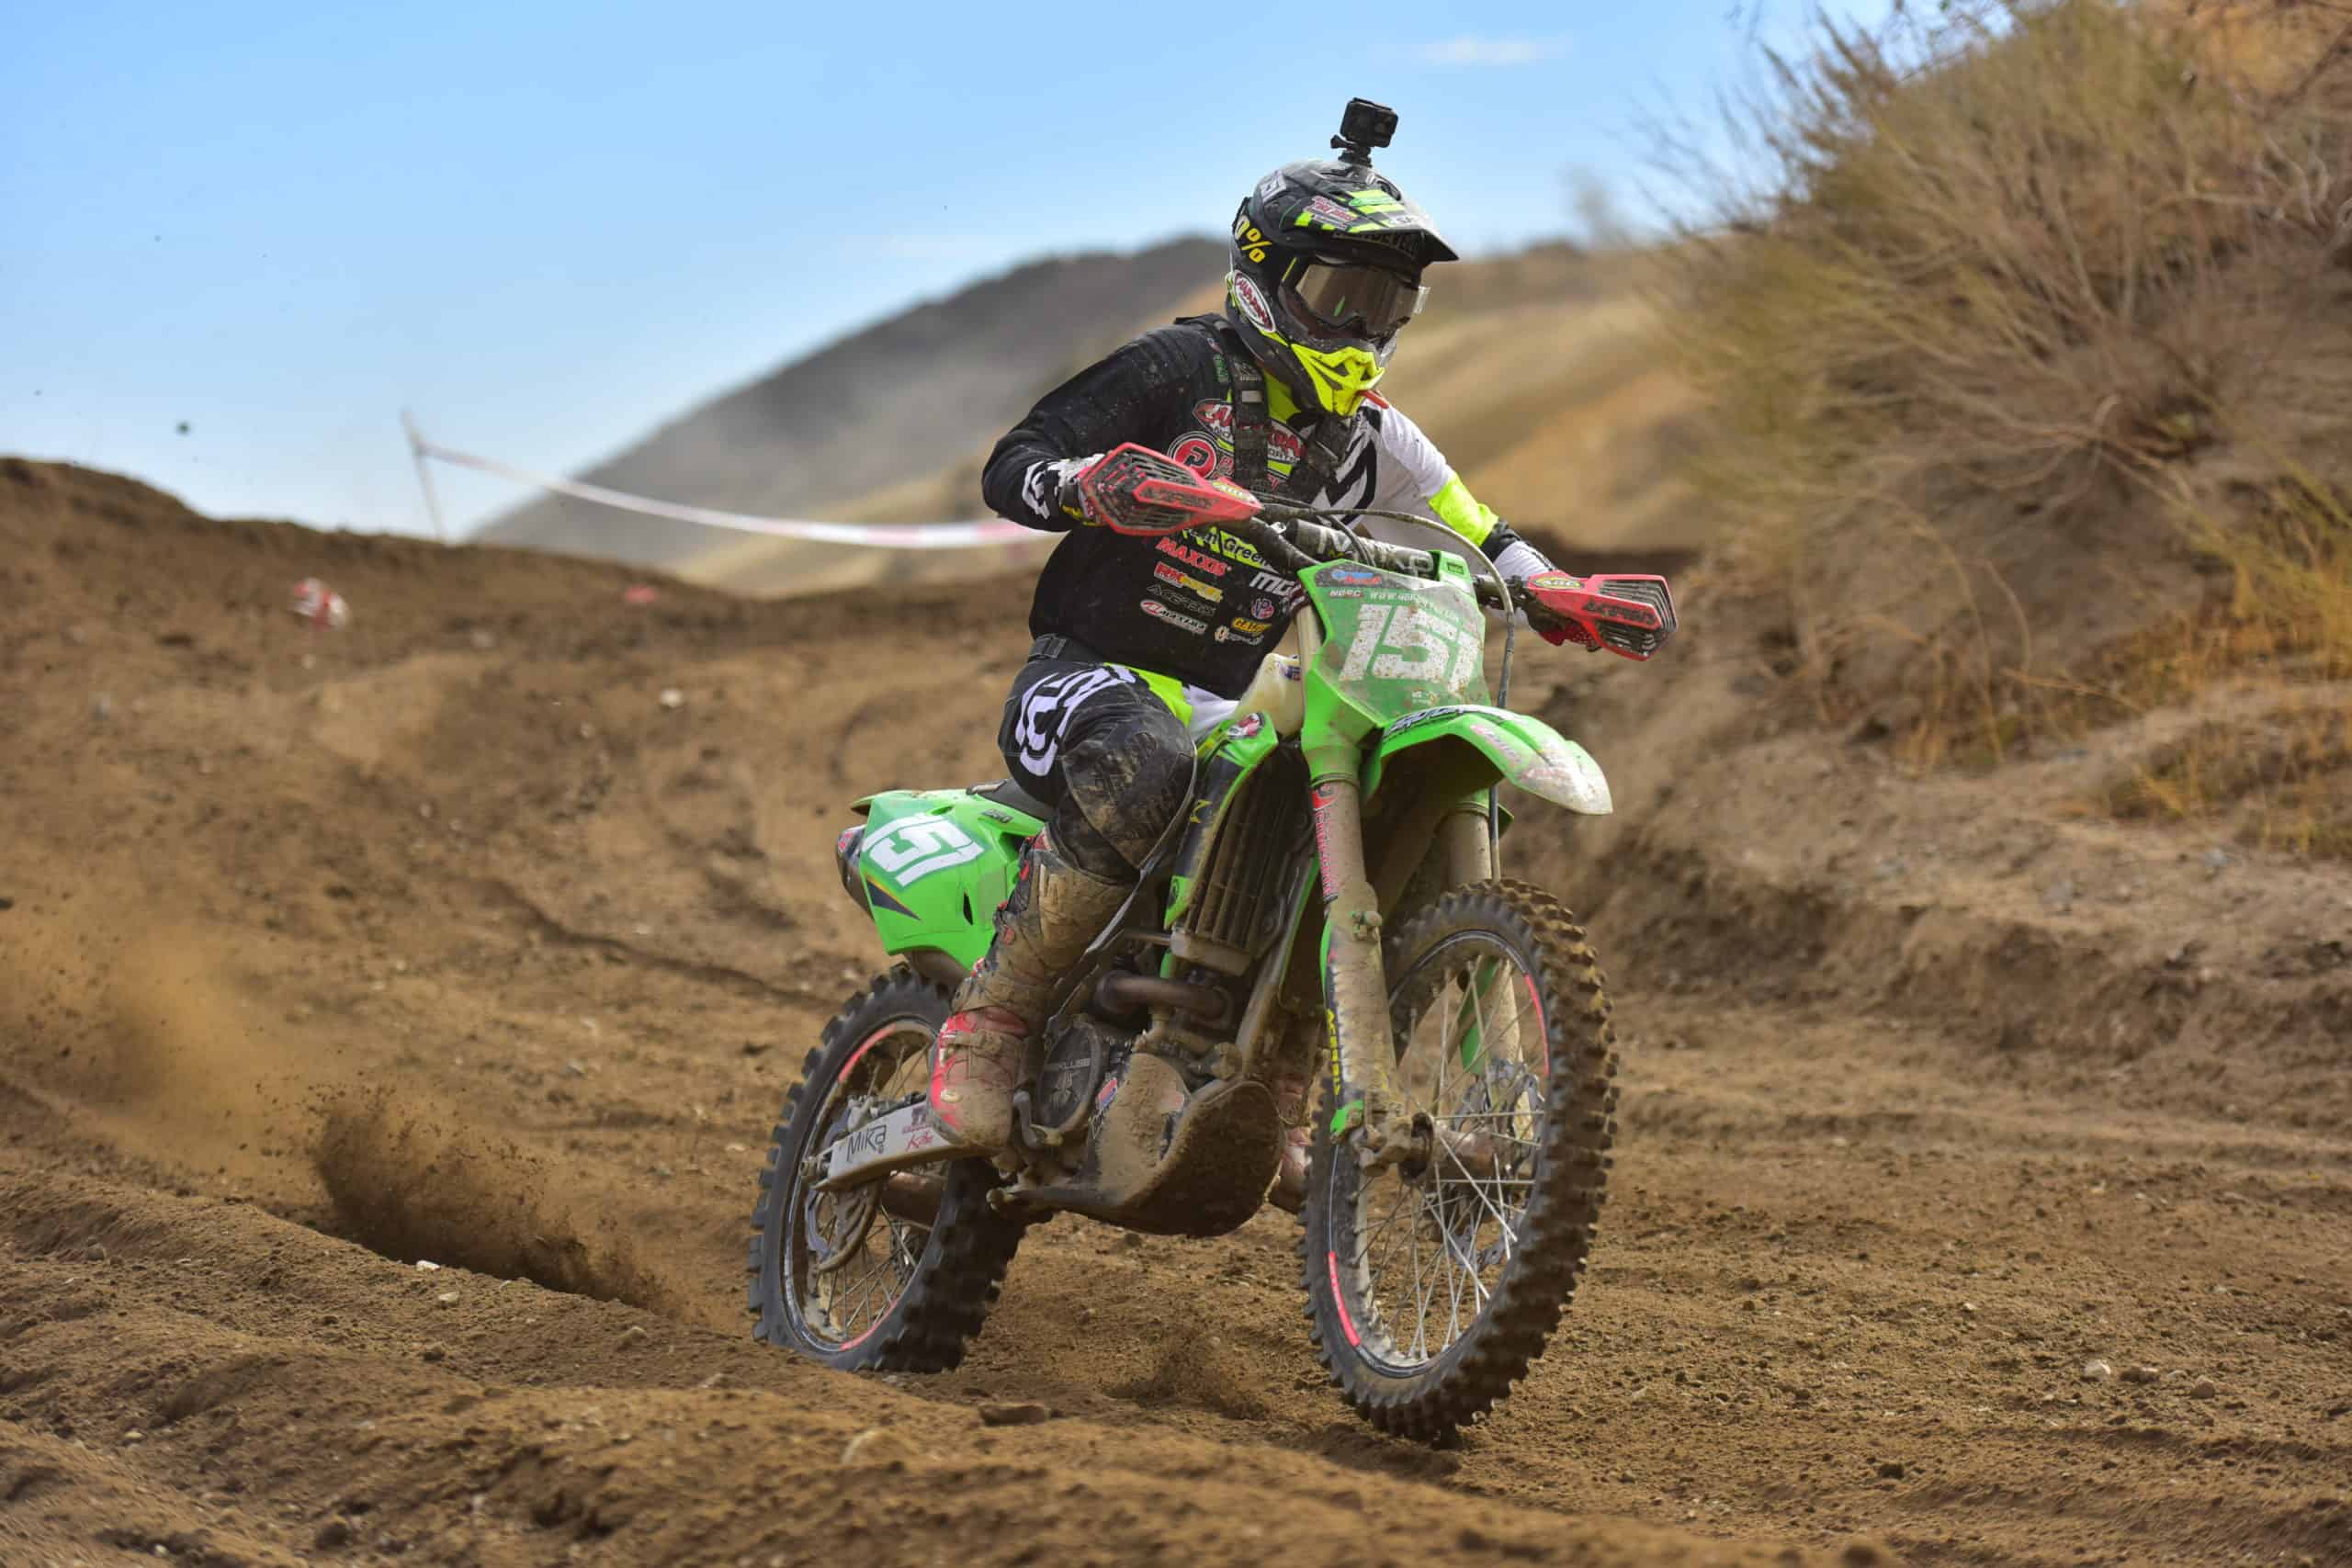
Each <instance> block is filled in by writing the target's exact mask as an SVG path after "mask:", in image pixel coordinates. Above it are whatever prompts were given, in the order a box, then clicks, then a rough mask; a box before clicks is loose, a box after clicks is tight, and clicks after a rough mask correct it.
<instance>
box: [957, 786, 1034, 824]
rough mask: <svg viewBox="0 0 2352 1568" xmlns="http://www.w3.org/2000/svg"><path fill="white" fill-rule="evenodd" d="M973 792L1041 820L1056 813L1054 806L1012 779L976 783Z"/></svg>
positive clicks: (982, 797)
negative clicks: (993, 782)
mask: <svg viewBox="0 0 2352 1568" xmlns="http://www.w3.org/2000/svg"><path fill="white" fill-rule="evenodd" d="M972 793H973V794H974V795H978V796H979V797H980V798H981V799H982V800H992V801H994V802H996V803H997V804H998V805H999V806H1002V807H1010V808H1011V809H1012V810H1014V811H1021V812H1025V813H1027V814H1028V815H1029V816H1032V817H1035V818H1037V819H1038V820H1039V821H1040V822H1042V821H1045V820H1046V818H1050V817H1051V816H1053V814H1054V808H1053V807H1050V806H1048V805H1046V803H1045V802H1044V801H1042V800H1039V799H1038V798H1037V797H1036V796H1035V795H1031V794H1030V793H1029V792H1028V791H1027V790H1025V789H1023V788H1022V787H1021V785H1020V784H1017V783H1015V782H1014V781H1013V780H1012V779H1000V780H998V781H997V782H996V783H995V784H975V785H973V786H972Z"/></svg>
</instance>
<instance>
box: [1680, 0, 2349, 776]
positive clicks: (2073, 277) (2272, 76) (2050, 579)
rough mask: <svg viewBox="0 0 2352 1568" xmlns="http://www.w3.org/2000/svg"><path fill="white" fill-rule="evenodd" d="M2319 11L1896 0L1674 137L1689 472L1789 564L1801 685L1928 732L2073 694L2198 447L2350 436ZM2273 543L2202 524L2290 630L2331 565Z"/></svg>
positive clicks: (2194, 468) (2096, 687) (2184, 552)
mask: <svg viewBox="0 0 2352 1568" xmlns="http://www.w3.org/2000/svg"><path fill="white" fill-rule="evenodd" d="M2347 43H2352V7H2347V6H2341V5H2335V4H2321V3H2317V0H2308V3H2302V4H2293V3H2282V0H2261V3H2259V4H2256V3H2254V0H2247V3H2245V4H2240V5H2234V6H2228V5H2224V6H2215V5H2211V4H2208V5H2205V6H2202V7H2199V6H2192V5H2156V4H2140V5H2119V4H2114V3H2111V0H2064V3H2060V4H2023V3H2008V4H1995V3H1989V0H1988V3H1983V4H1970V3H1967V0H1955V3H1953V4H1951V5H1947V6H1944V7H1942V8H1941V9H1940V10H1939V12H1938V13H1937V14H1936V15H1935V16H1934V17H1927V16H1924V15H1923V14H1922V13H1920V12H1919V11H1918V10H1917V9H1916V8H1900V7H1899V8H1898V10H1897V13H1896V15H1895V17H1894V20H1892V21H1891V22H1889V23H1888V24H1886V25H1885V26H1884V27H1883V28H1879V29H1877V30H1864V29H1859V28H1850V27H1844V26H1840V25H1838V24H1834V23H1828V22H1823V23H1821V24H1819V27H1818V32H1817V44H1818V48H1817V51H1816V52H1815V53H1814V54H1813V55H1812V56H1811V57H1810V58H1807V59H1804V60H1790V59H1783V58H1778V57H1773V58H1770V61H1769V66H1770V74H1769V82H1768V85H1767V86H1766V87H1765V88H1764V89H1762V90H1761V91H1759V92H1758V94H1756V95H1754V96H1751V97H1750V98H1748V99H1747V101H1745V102H1744V103H1740V104H1736V105H1734V106H1733V107H1732V109H1731V111H1730V114H1729V117H1728V118H1729V123H1730V124H1731V126H1732V129H1733V130H1734V131H1735V132H1736V136H1737V141H1738V145H1739V151H1737V152H1735V153H1734V154H1732V155H1731V156H1730V157H1728V158H1717V159H1713V160H1707V159H1692V158H1687V157H1686V158H1681V159H1680V160H1679V172H1680V173H1682V174H1683V175H1685V176H1688V177H1695V178H1696V179H1698V180H1699V181H1700V182H1702V186H1703V188H1704V189H1705V191H1706V193H1707V198H1708V207H1709V214H1708V218H1707V220H1705V221H1704V222H1703V223H1702V224H1699V225H1695V226H1694V227H1693V228H1692V229H1691V231H1688V232H1686V233H1685V234H1683V235H1682V236H1680V237H1679V242H1678V243H1676V244H1675V245H1674V246H1672V247H1670V248H1669V250H1668V252H1667V254H1666V263H1667V265H1666V272H1667V276H1668V280H1667V283H1666V285H1665V290H1666V294H1667V300H1666V302H1667V305H1668V312H1667V313H1668V320H1669V321H1670V323H1671V344H1672V346H1673V348H1674V350H1675V352H1676V354H1677V356H1678V358H1679V362H1680V364H1681V365H1682V366H1683V367H1684V368H1685V369H1686V371H1687V372H1688V373H1689V374H1690V375H1691V377H1692V378H1694V379H1695V380H1696V381H1697V382H1698V383H1699V384H1700V385H1701V387H1702V389H1704V390H1705V391H1706V393H1707V394H1708V395H1709V398H1710V400H1711V404H1712V408H1713V438H1712V440H1711V441H1710V442H1709V443H1708V445H1707V447H1706V450H1705V451H1704V452H1703V454H1702V456H1701V457H1700V459H1699V462H1698V473H1697V475H1696V477H1697V479H1698V480H1699V482H1700V483H1701V484H1702V488H1703V489H1704V491H1705V492H1706V493H1707V494H1708V495H1709V496H1710V497H1711V498H1712V500H1713V502H1714V503H1715V504H1717V505H1718V506H1720V507H1722V508H1723V509H1724V513H1726V516H1727V521H1728V522H1729V524H1730V525H1731V527H1730V530H1729V531H1730V532H1731V534H1732V535H1733V536H1734V538H1735V539H1736V549H1735V551H1734V558H1735V559H1736V561H1737V562H1738V563H1739V564H1740V565H1741V566H1743V567H1744V568H1745V569H1746V570H1747V572H1748V573H1749V574H1750V577H1751V579H1752V580H1759V581H1761V580H1769V581H1772V582H1773V583H1776V584H1778V585H1781V586H1782V587H1785V589H1786V591H1787V592H1788V595H1789V603H1790V609H1791V615H1792V636H1793V638H1794V640H1795V642H1796V644H1797V646H1798V648H1799V649H1800V650H1801V652H1802V655H1803V658H1804V665H1805V668H1806V671H1807V672H1808V673H1809V674H1810V675H1811V677H1812V678H1813V682H1814V690H1815V694H1816V697H1817V699H1818V701H1819V702H1820V705H1821V706H1822V709H1823V712H1824V715H1825V716H1826V717H1830V718H1838V719H1844V718H1850V717H1852V716H1855V715H1856V714H1858V713H1860V712H1864V711H1868V712H1870V713H1871V714H1872V715H1873V716H1874V717H1875V718H1877V720H1878V722H1880V723H1881V724H1883V726H1884V727H1885V728H1888V729H1890V730H1891V731H1893V732H1894V733H1895V734H1896V735H1897V736H1898V737H1899V738H1900V739H1902V740H1903V741H1904V742H1905V745H1906V746H1907V748H1908V750H1909V753H1910V755H1911V756H1912V757H1913V758H1914V760H1916V761H1921V762H1932V761H1939V760H1943V759H1945V758H1947V757H1950V756H1952V755H1958V754H1964V755H1969V756H1973V757H1983V758H1987V759H1991V760H1997V759H1998V758H2000V757H2001V756H2002V755H2004V754H2005V753H2006V752H2007V750H2008V748H2009V747H2010V746H2011V745H2013V744H2014V743H2015V742H2016V741H2017V740H2018V739H2019V738H2020V737H2021V736H2025V735H2029V734H2030V733H2032V732H2034V731H2035V729H2036V728H2037V727H2039V726H2041V725H2043V724H2044V723H2046V722H2047V721H2048V720H2049V718H2050V717H2051V716H2052V715H2053V714H2058V713H2064V714H2066V715H2069V716H2075V717H2079V716H2083V715H2085V714H2088V713H2091V712H2093V711H2096V710H2098V709H2099V708H2100V707H2101V703H2100V702H2098V701H2094V700H2088V698H2086V690H2087V691H2089V692H2091V693H2094V694H2096V693H2098V692H2102V691H2105V690H2106V686H2105V685H2104V684H2103V683H2102V682H2103V681H2104V680H2105V678H2104V677H2099V676H2096V675H2095V676H2087V677H2086V675H2085V674H2083V673H2082V670H2083V668H2084V667H2086V664H2088V663H2090V662H2094V661H2095V660H2094V656H2096V655H2098V654H2101V653H2103V652H2111V649H2113V647H2114V646H2115V645H2116V644H2117V643H2118V642H2119V641H2121V640H2124V639H2126V638H2127V637H2131V636H2132V635H2133V634H2136V633H2140V632H2142V631H2143V630H2144V628H2145V627H2146V626H2147V625H2148V623H2149V622H2150V621H2151V620H2152V619H2154V620H2161V619H2162V618H2163V616H2164V615H2165V607H2166V606H2167V605H2169V604H2178V603H2179V602H2180V598H2181V594H2180V592H2179V589H2180V585H2181V583H2183V582H2184V581H2187V582H2193V581H2195V579H2194V577H2193V575H2192V574H2191V570H2190V563H2191V559H2192V550H2191V548H2190V547H2189V544H2188V540H2187V539H2186V537H2185V536H2184V534H2183V531H2182V524H2183V520H2184V519H2188V518H2190V517H2193V516H2198V515H2206V516H2211V513H2212V506H2213V502H2212V494H2211V492H2212V491H2214V490H2215V489H2216V486H2217V484H2218V480H2216V479H2213V478H2212V476H2214V475H2216V474H2218V473H2220V472H2221V471H2222V469H2223V468H2227V467H2228V465H2227V464H2222V463H2221V462H2220V461H2219V460H2220V459H2221V458H2222V457H2224V456H2226V457H2229V458H2230V459H2231V460H2232V461H2233V462H2234V463H2235V464H2236V465H2237V468H2239V469H2240V470H2243V469H2244V468H2245V458H2246V454H2247V453H2248V451H2249V450H2252V449H2255V448H2257V447H2258V448H2260V449H2261V450H2263V451H2270V452H2277V453H2280V454H2294V453H2298V452H2301V451H2303V450H2305V449H2307V448H2308V449H2312V450H2317V451H2321V452H2325V451H2326V450H2328V449H2329V448H2330V447H2331V446H2334V447H2336V448H2341V447H2342V446H2344V445H2346V443H2345V442H2344V439H2343V434H2342V433H2343V431H2344V428H2345V425H2344V423H2343V415H2342V412H2341V404H2340V402H2339V401H2337V400H2336V399H2335V398H2334V397H2329V396H2324V395H2323V394H2324V393H2326V392H2331V391H2332V392H2341V391H2342V390H2344V389H2345V384H2346V382H2347V381H2352V340H2348V339H2347V337H2346V320H2347V313H2348V312H2347V305H2352V291H2347V289H2346V266H2345V264H2346V260H2347V258H2348V257H2352V245H2347V241H2352V53H2347V52H2346V45H2347ZM1695 144H1696V143H1695V141H1691V140H1685V141H1683V142H1682V143H1680V145H1681V147H1682V148H1684V149H1686V150H1687V149H1688V148H1690V147H1691V146H1693V145H1695ZM1758 170H1760V171H1762V174H1761V177H1760V178H1758V177H1755V175H1756V171H1758ZM2331 421H2332V431H2333V436H2332V439H2331V435H2330V428H2331V425H2330V422H2331ZM2279 461H2280V462H2281V463H2282V464H2283V463H2284V462H2285V458H2284V457H2281V458H2280V459H2279ZM2272 471H2273V472H2278V471H2281V470H2280V469H2276V468H2274V469H2273V470H2272ZM2241 488H2243V485H2242V481H2241ZM2256 488H2261V487H2259V486H2257V487H2256ZM2309 493H2310V494H2312V495H2322V494H2328V493H2332V492H2328V491H2326V490H2325V487H2324V485H2322V484H2320V483H2319V482H2318V481H2317V480H2314V481H2313V482H2312V487H2311V489H2310V491H2309ZM2324 510H2325V509H2324V508H2321V509H2319V513H2324ZM2319 513H2314V515H2317V514H2319ZM2274 542H2276V541H2273V540H2270V539H2268V538H2267V536H2258V535H2257V536H2238V535H2235V534H2233V531H2232V529H2231V527H2230V526H2229V525H2228V524H2227V520H2225V521H2224V523H2223V524H2222V525H2216V526H2214V527H2211V528H2209V529H2207V530H2206V531H2205V536H2203V537H2202V538H2201V539H2200V540H2199V542H2198V543H2199V547H2201V548H2203V549H2204V550H2206V551H2208V552H2211V551H2215V550H2220V551H2221V552H2222V557H2223V558H2224V559H2225V560H2227V561H2229V562H2230V563H2232V570H2237V571H2240V572H2242V573H2243V574H2245V576H2246V577H2247V579H2248V580H2249V581H2251V580H2253V579H2256V578H2261V579H2263V580H2264V581H2268V582H2270V583H2271V586H2272V588H2273V590H2274V592H2271V593H2270V594H2269V595H2268V596H2267V598H2266V599H2265V600H2264V602H2263V603H2264V604H2265V606H2266V608H2264V610H2263V611H2262V615H2264V616H2266V617H2271V618H2274V619H2275V617H2276V616H2277V615H2279V614H2286V615H2290V618H2293V619H2294V620H2295V622H2296V625H2295V626H2294V628H2293V629H2292V631H2291V635H2290V640H2293V639H2294V638H2301V639H2303V640H2306V641H2309V640H2312V638H2313V637H2316V636H2317V635H2318V634H2314V633H2312V632H2311V631H2310V630H2309V629H2308V628H2306V627H2303V626H2301V618H2302V617H2305V616H2312V615H2329V614H2334V615H2340V614H2341V613H2342V598H2341V593H2342V589H2343V578H2342V575H2341V572H2340V570H2339V571H2337V572H2336V575H2335V576H2334V577H2333V578H2330V577H2328V576H2327V575H2326V572H2327V570H2334V569H2312V570H2303V574H2302V575H2301V576H2298V575H2297V573H2296V570H2289V567H2290V564H2291V558H2290V557H2280V558H2278V561H2276V562H2274V561H2273V560H2272V559H2271V557H2270V556H2269V555H2268V554H2267V553H2266V552H2267V550H2268V549H2269V547H2270V546H2271V544H2272V543H2274ZM2297 570H2302V569H2297ZM2314 584H2317V586H2313V585H2314ZM2330 605H2333V606H2334V608H2333V609H2329V608H2327V606H2330ZM2277 606H2289V608H2288V609H2286V610H2283V611H2282V610H2279V609H2278V608H2277ZM2243 607H2244V606H2241V607H2240V608H2241V609H2243ZM2281 635H2289V634H2281ZM2318 640H2322V641H2324V640H2325V637H2318ZM2115 673H2116V672H2115V671H2114V670H2113V667H2112V662H2111V660H2110V661H2109V670H2108V676H2110V677H2111V676H2113V675H2115ZM2109 698H2110V700H2109V701H2107V702H2106V703H2105V707H2106V708H2107V709H2108V710H2109V711H2110V712H2111V711H2112V710H2113V709H2115V708H2116V707H2117V706H2118V705H2128V702H2129V697H2128V695H2127V694H2121V693H2120V688H2117V690H2116V691H2115V692H2112V693H2109ZM1890 715H1891V716H1892V717H1889V716H1890Z"/></svg>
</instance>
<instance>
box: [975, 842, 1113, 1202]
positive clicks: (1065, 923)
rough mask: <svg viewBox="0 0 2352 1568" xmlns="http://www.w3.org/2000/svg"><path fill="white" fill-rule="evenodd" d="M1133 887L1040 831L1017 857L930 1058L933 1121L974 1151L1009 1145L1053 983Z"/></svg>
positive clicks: (994, 1150)
mask: <svg viewBox="0 0 2352 1568" xmlns="http://www.w3.org/2000/svg"><path fill="white" fill-rule="evenodd" d="M1130 886H1132V885H1131V884H1128V883H1124V882H1111V881H1106V880H1105V879H1103V878H1102V877H1099V876H1094V875H1091V874H1089V873H1087V872H1084V871H1081V870H1080V869H1079V868H1078V867H1077V866H1075V865H1072V864H1071V863H1069V861H1068V860H1066V859H1064V858H1063V856H1062V853H1061V852H1060V851H1059V850H1058V849H1057V848H1056V847H1055V846H1054V844H1053V842H1052V840H1049V839H1048V838H1046V835H1045V834H1043V833H1040V834H1038V835H1037V836H1036V838H1035V839H1033V840H1030V843H1029V848H1028V850H1027V852H1025V853H1023V856H1022V857H1021V874H1020V875H1019V877H1018V878H1017V879H1016V880H1015V881H1014V883H1013V885H1012V896H1011V897H1007V898H1006V899H1005V901H1004V903H1003V904H1002V905H1001V906H1000V907H999V908H998V909H997V912H996V940H995V941H994V942H991V943H990V944H989V950H988V953H987V954H986V955H985V956H984V957H982V958H981V960H980V961H979V962H978V964H974V965H973V966H972V973H971V974H970V975H969V976H967V977H966V978H965V980H964V983H963V984H962V985H961V986H958V987H956V998H955V1000H954V1001H953V1002H952V1003H951V1004H950V1008H951V1011H950V1013H949V1016H948V1019H947V1021H946V1022H945V1023H944V1024H942V1025H940V1028H939V1039H938V1042H937V1043H936V1044H935V1045H934V1046H933V1051H932V1058H931V1124H932V1126H933V1127H934V1128H936V1129H937V1130H938V1132H939V1135H940V1136H941V1137H943V1138H944V1139H946V1140H947V1141H948V1142H949V1143H951V1144H954V1145H956V1146H958V1147H960V1148H966V1149H969V1150H971V1151H972V1152H973V1153H975V1154H985V1155H995V1154H1001V1153H1002V1152H1003V1151H1004V1150H1005V1149H1006V1148H1007V1147H1009V1146H1010V1145H1012V1092H1013V1090H1014V1089H1017V1088H1018V1087H1019V1086H1020V1082H1021V1066H1022V1058H1023V1055H1024V1054H1025V1053H1026V1051H1027V1049H1028V1043H1029V1036H1030V1034H1031V1032H1033V1031H1035V1029H1036V1027H1037V1025H1038V1024H1040V1023H1041V1022H1043V1021H1044V1015H1045V1011H1046V1004H1047V1003H1048V1002H1049V1001H1051V1000H1052V998H1053V991H1054V985H1055V982H1056V981H1057V980H1059V979H1060V978H1061V977H1062V976H1063V975H1064V974H1065V973H1066V972H1067V971H1068V970H1069V968H1070V966H1071V965H1072V964H1076V963H1077V962H1078V960H1079V956H1080V954H1081V953H1084V952H1085V951H1086V945H1087V943H1088V942H1091V941H1093V940H1094V937H1095V935H1096V934H1097V933H1098V932H1100V931H1102V929H1103V925H1104V924H1105V923H1106V922H1108V921H1109V919H1111V916H1112V915H1113V914H1114V912H1115V911H1116V910H1117V909H1118V907H1119V902H1120V900H1121V899H1123V898H1125V897H1126V896H1127V891H1128V888H1129V887H1130Z"/></svg>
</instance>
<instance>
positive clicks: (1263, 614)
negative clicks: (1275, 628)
mask: <svg viewBox="0 0 2352 1568" xmlns="http://www.w3.org/2000/svg"><path fill="white" fill-rule="evenodd" d="M1274 607H1275V606H1274V602H1273V601H1272V599H1260V600H1258V601H1257V602H1255V603H1254V604H1251V605H1250V614H1251V615H1255V616H1257V617H1258V618H1259V619H1260V620H1261V621H1271V620H1272V619H1273V618H1274Z"/></svg>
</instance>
